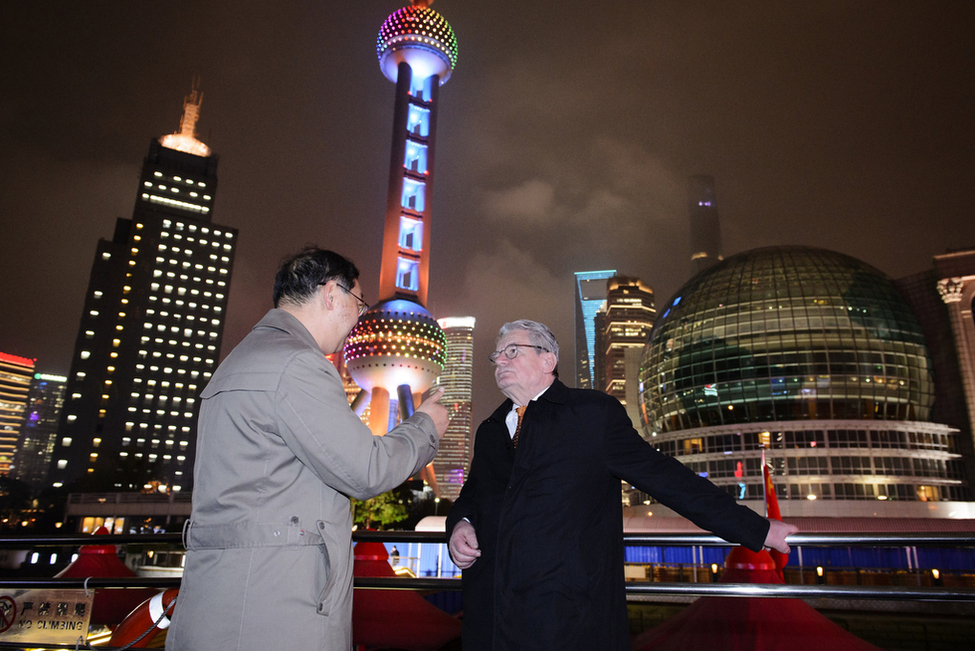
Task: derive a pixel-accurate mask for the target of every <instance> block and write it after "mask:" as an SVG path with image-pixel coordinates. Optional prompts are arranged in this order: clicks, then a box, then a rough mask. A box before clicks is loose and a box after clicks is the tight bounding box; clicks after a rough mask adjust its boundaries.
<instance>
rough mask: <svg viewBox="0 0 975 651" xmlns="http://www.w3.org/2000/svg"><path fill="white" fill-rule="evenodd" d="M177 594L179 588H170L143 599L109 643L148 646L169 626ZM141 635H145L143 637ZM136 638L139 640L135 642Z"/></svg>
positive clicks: (113, 644)
mask: <svg viewBox="0 0 975 651" xmlns="http://www.w3.org/2000/svg"><path fill="white" fill-rule="evenodd" d="M177 594H179V589H178V588H169V589H168V590H166V591H165V592H160V593H159V594H157V595H156V596H154V597H150V598H149V599H146V600H145V601H143V602H142V603H141V604H139V606H138V607H137V608H136V609H135V610H133V611H132V612H131V613H129V614H128V615H127V616H126V618H125V619H123V620H122V623H121V624H119V625H118V628H116V629H115V632H114V633H112V639H111V640H109V642H108V645H109V646H114V647H120V646H125V645H127V644H131V645H132V646H130V647H128V648H130V649H144V648H146V647H147V646H148V645H149V642H151V641H152V639H153V638H154V637H156V636H157V635H158V634H159V632H160V631H162V630H165V629H167V628H169V621H170V615H171V614H172V613H171V609H172V607H173V603H174V602H175V601H176V595H177ZM140 635H142V636H143V637H142V638H141V639H140V638H139V636H140ZM135 640H138V642H135V643H134V644H133V642H134V641H135Z"/></svg>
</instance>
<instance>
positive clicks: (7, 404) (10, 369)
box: [0, 353, 36, 475]
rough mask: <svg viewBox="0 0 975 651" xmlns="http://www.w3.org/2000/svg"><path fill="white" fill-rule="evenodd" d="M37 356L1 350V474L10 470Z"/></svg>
mask: <svg viewBox="0 0 975 651" xmlns="http://www.w3.org/2000/svg"><path fill="white" fill-rule="evenodd" d="M35 361H36V360H33V359H30V358H28V357H20V356H18V355H10V354H9V353H0V475H6V474H8V473H9V472H10V465H11V463H13V458H14V452H15V451H16V449H17V442H18V441H19V440H20V432H21V428H22V427H23V424H24V414H25V412H26V411H27V394H28V392H29V391H30V383H31V379H32V378H33V377H34V362H35Z"/></svg>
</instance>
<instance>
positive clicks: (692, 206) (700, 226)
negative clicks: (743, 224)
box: [687, 174, 724, 274]
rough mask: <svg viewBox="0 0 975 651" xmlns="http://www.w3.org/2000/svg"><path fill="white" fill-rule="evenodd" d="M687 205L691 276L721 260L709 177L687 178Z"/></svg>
mask: <svg viewBox="0 0 975 651" xmlns="http://www.w3.org/2000/svg"><path fill="white" fill-rule="evenodd" d="M687 204H688V206H687V209H688V218H689V221H690V227H691V233H690V235H691V237H690V243H691V268H692V273H694V274H697V273H700V272H701V271H704V270H705V269H709V268H710V267H712V266H713V265H715V264H717V263H718V262H719V261H721V260H724V257H723V256H722V254H721V223H720V222H719V221H718V202H717V198H716V196H715V192H714V177H713V176H706V175H703V174H699V175H697V176H692V177H690V179H689V180H688V188H687Z"/></svg>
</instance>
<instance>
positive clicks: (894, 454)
mask: <svg viewBox="0 0 975 651" xmlns="http://www.w3.org/2000/svg"><path fill="white" fill-rule="evenodd" d="M640 379H641V383H642V396H641V407H642V409H643V410H644V411H643V414H642V416H643V419H644V422H645V428H646V432H645V434H646V436H647V437H648V438H650V439H651V441H652V442H653V443H654V445H655V446H656V447H657V448H658V449H660V450H661V451H662V452H664V453H666V454H669V455H672V456H676V457H677V458H679V459H680V460H681V461H682V462H683V463H684V464H685V465H688V466H689V467H691V468H692V469H693V470H695V471H697V472H698V473H700V474H702V475H705V476H707V477H708V478H709V479H710V480H711V481H713V482H714V483H715V484H718V485H721V486H724V487H726V488H727V489H728V490H729V492H732V493H734V494H735V495H736V496H738V497H739V498H742V499H761V496H762V469H761V458H762V454H763V453H764V454H765V455H766V456H767V459H768V461H769V462H770V463H771V464H772V467H773V468H774V474H775V476H774V477H773V482H774V483H775V486H776V491H777V493H778V496H779V499H780V500H783V501H785V502H787V501H789V500H803V501H804V502H806V503H807V504H812V503H813V502H814V501H822V500H831V501H832V502H831V503H832V504H836V501H838V500H846V501H851V500H853V501H855V500H872V501H873V502H874V503H875V504H876V503H877V502H894V501H896V502H901V503H903V502H948V501H961V500H965V499H967V495H968V486H967V483H966V481H965V478H964V472H963V466H962V459H961V454H960V453H959V440H958V435H957V434H958V430H957V429H956V428H952V427H949V426H947V425H943V424H939V423H937V422H932V420H931V418H932V405H933V403H934V397H935V393H934V391H935V390H934V382H933V377H932V367H931V360H930V358H929V356H928V349H927V346H926V343H925V338H924V334H923V332H922V329H921V326H920V324H919V322H918V319H917V317H916V316H915V314H914V312H913V311H912V309H911V307H910V305H909V304H908V303H907V302H906V301H905V300H904V299H903V297H902V296H901V295H900V294H899V293H898V292H897V290H896V288H895V286H894V284H893V281H891V280H890V279H889V278H887V277H886V276H885V275H884V274H883V273H881V272H879V271H877V270H876V269H874V268H873V267H870V266H869V265H867V264H865V263H863V262H860V261H859V260H856V259H854V258H850V257H848V256H845V255H842V254H839V253H835V252H832V251H825V250H821V249H812V248H805V247H771V248H766V249H757V250H754V251H749V252H746V253H742V254H738V255H735V256H732V257H731V258H729V259H727V260H725V261H724V262H722V263H719V264H717V265H716V266H714V267H712V268H711V269H709V270H707V271H705V272H702V273H700V274H698V275H697V276H695V277H694V278H693V279H691V280H690V281H689V282H688V283H687V284H686V285H685V286H684V287H683V288H681V289H680V290H679V291H678V292H677V294H676V295H675V296H674V297H673V298H672V299H671V300H670V301H669V302H668V303H667V305H666V307H665V308H664V311H663V313H662V314H661V315H660V316H659V317H658V319H657V323H656V325H655V327H654V330H653V332H652V334H651V337H650V340H649V341H648V343H647V346H646V349H645V352H644V359H643V368H642V370H641V376H640ZM799 508H803V507H799ZM822 508H823V509H824V510H823V514H827V511H828V510H829V509H835V508H836V507H834V506H825V505H824V506H822ZM872 508H878V507H872ZM792 510H793V511H795V508H793V509H792ZM783 513H784V514H785V515H789V514H790V513H789V507H787V506H783ZM792 514H795V513H792ZM807 514H809V515H814V514H816V513H808V512H807ZM829 514H832V515H836V514H838V513H837V512H836V511H834V512H832V513H829Z"/></svg>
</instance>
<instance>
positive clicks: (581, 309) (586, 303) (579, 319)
mask: <svg viewBox="0 0 975 651" xmlns="http://www.w3.org/2000/svg"><path fill="white" fill-rule="evenodd" d="M615 275H616V270H615V269H609V270H606V271H577V272H576V388H578V389H591V388H593V386H595V384H594V380H595V378H594V377H593V368H594V362H595V356H596V325H595V321H594V320H595V318H596V312H597V311H598V310H599V307H600V306H601V305H602V304H603V301H605V300H606V281H607V280H608V279H609V278H612V277H613V276H615Z"/></svg>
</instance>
